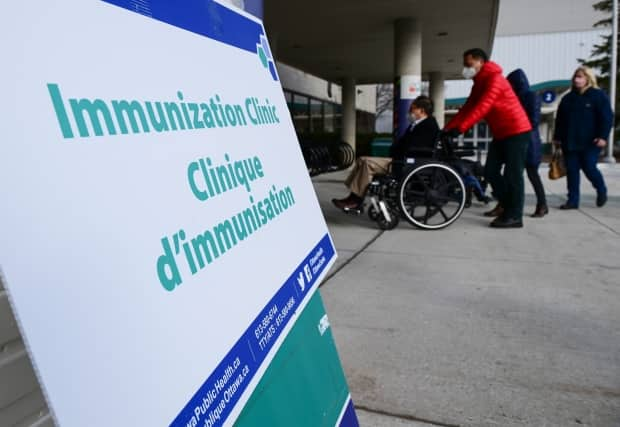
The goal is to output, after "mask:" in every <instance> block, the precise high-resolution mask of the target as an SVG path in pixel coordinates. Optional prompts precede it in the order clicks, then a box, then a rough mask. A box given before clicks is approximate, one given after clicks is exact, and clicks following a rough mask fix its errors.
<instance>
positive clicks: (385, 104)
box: [376, 84, 394, 117]
mask: <svg viewBox="0 0 620 427" xmlns="http://www.w3.org/2000/svg"><path fill="white" fill-rule="evenodd" d="M393 103H394V85H393V84H379V85H377V116H376V117H379V116H380V115H381V114H383V113H385V112H386V111H392V108H393Z"/></svg>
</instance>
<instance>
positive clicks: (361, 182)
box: [332, 96, 439, 212]
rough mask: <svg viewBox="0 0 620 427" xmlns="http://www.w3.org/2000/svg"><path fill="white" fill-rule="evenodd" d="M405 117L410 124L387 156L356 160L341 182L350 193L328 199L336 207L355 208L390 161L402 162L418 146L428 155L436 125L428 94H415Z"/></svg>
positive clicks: (359, 204) (434, 140) (437, 130)
mask: <svg viewBox="0 0 620 427" xmlns="http://www.w3.org/2000/svg"><path fill="white" fill-rule="evenodd" d="M409 120H410V121H411V124H410V125H409V127H408V128H407V130H406V131H405V133H404V134H403V135H402V136H401V137H400V138H399V139H398V140H397V141H396V142H395V143H393V144H392V146H391V147H390V156H391V157H369V156H362V157H360V158H358V159H357V161H356V163H355V166H354V167H353V170H352V171H351V173H350V174H349V176H348V177H347V179H346V180H345V182H344V183H345V185H346V186H347V187H348V188H349V189H350V190H351V193H349V195H348V196H347V197H345V198H344V199H332V203H333V204H334V205H335V206H336V207H337V208H339V209H342V210H343V211H345V212H346V211H350V210H357V209H359V208H360V206H361V204H362V202H363V201H364V196H365V195H366V190H367V189H368V185H370V183H371V182H372V179H373V177H374V176H375V175H376V174H387V173H388V172H389V168H390V165H391V164H392V161H393V160H399V161H402V160H404V159H405V158H406V157H408V156H413V154H414V152H415V151H419V150H420V149H422V150H428V151H429V153H428V155H429V156H430V155H431V154H432V149H433V148H434V146H435V142H436V141H437V136H438V134H439V125H438V124H437V120H435V117H433V103H432V101H431V100H430V98H429V97H428V96H418V97H417V98H416V99H414V100H413V102H412V103H411V107H410V108H409ZM413 157H415V156H413Z"/></svg>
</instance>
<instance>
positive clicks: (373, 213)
mask: <svg viewBox="0 0 620 427" xmlns="http://www.w3.org/2000/svg"><path fill="white" fill-rule="evenodd" d="M379 215H380V212H379V211H378V210H376V209H375V207H374V206H373V205H370V207H369V208H368V218H370V220H371V221H376V220H377V219H378V218H379Z"/></svg>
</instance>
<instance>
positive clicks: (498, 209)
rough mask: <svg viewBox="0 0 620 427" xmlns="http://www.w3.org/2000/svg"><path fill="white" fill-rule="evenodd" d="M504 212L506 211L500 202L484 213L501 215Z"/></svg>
mask: <svg viewBox="0 0 620 427" xmlns="http://www.w3.org/2000/svg"><path fill="white" fill-rule="evenodd" d="M503 213H504V208H503V207H502V205H500V204H499V203H498V204H497V206H495V207H494V208H493V209H491V210H490V211H486V212H485V213H484V214H483V215H484V216H500V215H502V214H503Z"/></svg>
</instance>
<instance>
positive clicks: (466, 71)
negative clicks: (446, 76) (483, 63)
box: [463, 67, 478, 79]
mask: <svg viewBox="0 0 620 427" xmlns="http://www.w3.org/2000/svg"><path fill="white" fill-rule="evenodd" d="M476 74H478V71H476V69H475V68H474V67H464V68H463V77H465V78H466V79H473V78H474V77H475V76H476Z"/></svg>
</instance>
